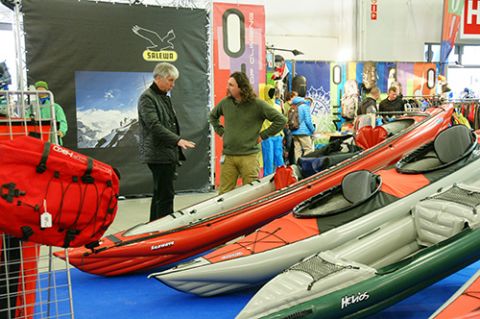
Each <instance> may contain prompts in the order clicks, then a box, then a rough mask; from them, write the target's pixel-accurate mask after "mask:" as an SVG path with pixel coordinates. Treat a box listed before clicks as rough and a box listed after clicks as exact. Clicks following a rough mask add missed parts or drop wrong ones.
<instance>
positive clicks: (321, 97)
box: [290, 60, 437, 132]
mask: <svg viewBox="0 0 480 319" xmlns="http://www.w3.org/2000/svg"><path fill="white" fill-rule="evenodd" d="M294 64H295V66H294V69H295V75H303V76H305V77H306V78H307V88H308V89H307V96H309V97H311V98H312V99H313V100H314V107H313V108H312V116H313V119H314V121H315V122H316V124H317V131H322V132H323V131H326V132H329V131H331V130H332V126H331V125H330V124H331V121H332V118H333V119H338V116H337V114H336V113H339V112H340V111H341V110H340V108H339V106H340V99H341V97H342V95H343V93H344V85H345V83H346V81H348V80H356V81H357V84H358V87H359V94H360V95H364V94H365V93H366V92H367V91H368V90H369V89H370V88H372V87H373V86H377V87H378V88H379V89H380V91H381V93H382V97H385V96H386V93H387V91H388V88H389V87H390V86H391V85H392V83H394V82H398V83H400V85H401V86H402V92H401V93H402V95H403V96H405V97H409V96H410V97H411V96H422V95H433V94H435V93H436V85H437V81H436V78H437V65H436V64H435V63H424V62H418V63H411V62H405V63H402V62H373V61H366V62H321V61H298V60H297V61H294ZM290 76H291V77H292V76H293V75H290ZM332 114H333V115H334V116H331V115H332Z"/></svg>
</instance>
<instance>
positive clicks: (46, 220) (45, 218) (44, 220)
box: [40, 212, 52, 228]
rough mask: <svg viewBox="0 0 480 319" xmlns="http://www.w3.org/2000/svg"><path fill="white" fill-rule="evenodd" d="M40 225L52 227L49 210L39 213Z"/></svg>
mask: <svg viewBox="0 0 480 319" xmlns="http://www.w3.org/2000/svg"><path fill="white" fill-rule="evenodd" d="M40 227H41V228H50V227H52V214H50V213H49V212H43V213H42V215H40Z"/></svg>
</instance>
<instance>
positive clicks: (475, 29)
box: [460, 0, 480, 39]
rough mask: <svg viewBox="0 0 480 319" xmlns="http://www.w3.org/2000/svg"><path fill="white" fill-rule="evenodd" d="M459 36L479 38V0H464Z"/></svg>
mask: <svg viewBox="0 0 480 319" xmlns="http://www.w3.org/2000/svg"><path fill="white" fill-rule="evenodd" d="M460 37H461V38H463V39H480V0H465V7H464V9H463V17H462V24H461V30H460Z"/></svg>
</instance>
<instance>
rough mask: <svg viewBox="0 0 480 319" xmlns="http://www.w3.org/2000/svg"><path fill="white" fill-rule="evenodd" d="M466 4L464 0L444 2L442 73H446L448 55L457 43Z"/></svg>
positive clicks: (441, 49)
mask: <svg viewBox="0 0 480 319" xmlns="http://www.w3.org/2000/svg"><path fill="white" fill-rule="evenodd" d="M464 4H465V1H464V0H444V2H443V28H442V43H441V47H440V71H439V72H440V74H442V75H445V67H446V65H447V63H448V56H449V55H450V52H451V51H452V49H453V46H454V45H455V39H456V38H457V34H458V29H459V27H460V21H461V15H462V11H463V5H464Z"/></svg>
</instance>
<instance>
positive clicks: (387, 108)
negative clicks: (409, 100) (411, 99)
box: [378, 86, 405, 118]
mask: <svg viewBox="0 0 480 319" xmlns="http://www.w3.org/2000/svg"><path fill="white" fill-rule="evenodd" d="M378 110H379V111H380V112H403V111H405V102H403V99H402V98H400V97H399V96H398V89H397V87H395V86H391V87H390V88H389V89H388V96H387V98H386V99H385V100H383V101H382V102H380V105H379V107H378ZM394 115H395V114H391V116H394ZM385 117H386V116H385V115H384V118H385Z"/></svg>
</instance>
